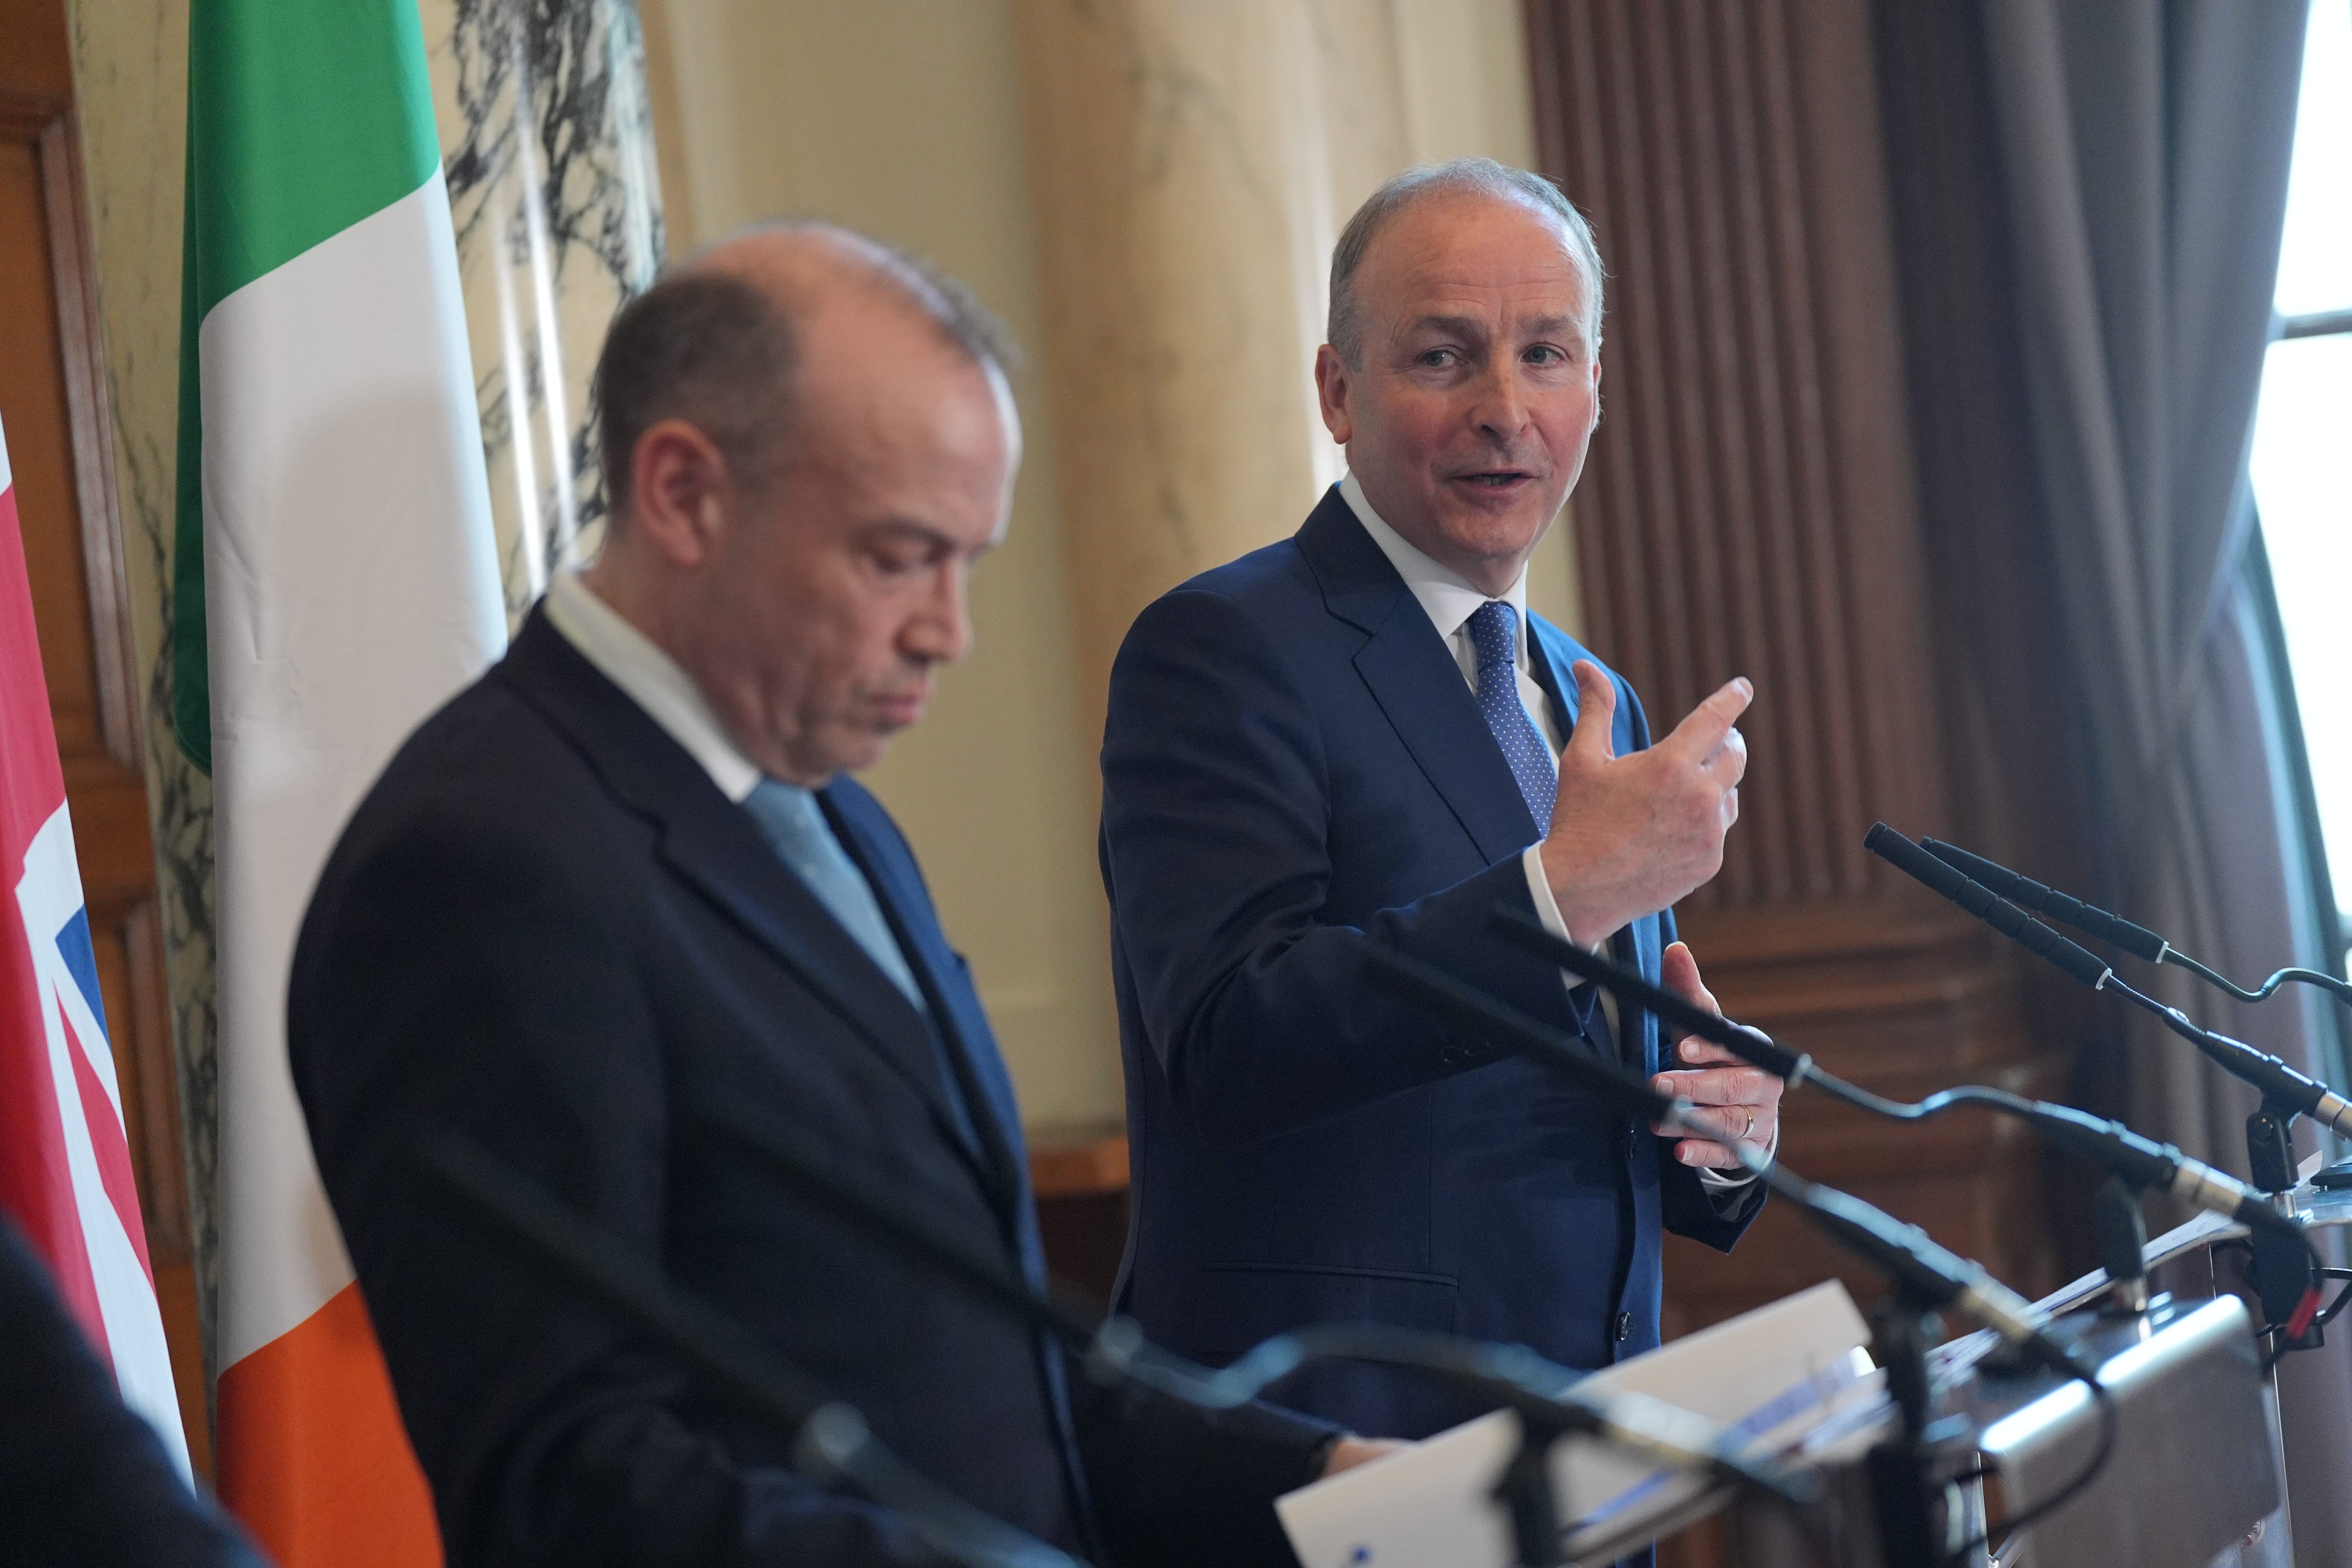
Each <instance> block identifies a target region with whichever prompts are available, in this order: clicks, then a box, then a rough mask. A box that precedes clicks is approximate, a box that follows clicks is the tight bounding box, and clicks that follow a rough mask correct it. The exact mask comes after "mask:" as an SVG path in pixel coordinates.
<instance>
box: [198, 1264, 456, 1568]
mask: <svg viewBox="0 0 2352 1568" xmlns="http://www.w3.org/2000/svg"><path fill="white" fill-rule="evenodd" d="M218 1424H219V1432H220V1439H219V1445H220V1446H219V1454H220V1473H219V1478H218V1482H219V1490H220V1498H221V1500H222V1501H223V1502H224V1503H226V1504H227V1505H228V1507H229V1509H230V1510H231V1511H232V1512H234V1513H235V1514H236V1516H237V1518H239V1519H241V1520H243V1521H245V1524H246V1528H247V1529H248V1530H250V1531H253V1533H254V1535H255V1536H256V1537H257V1538H258V1539H259V1540H260V1542H261V1544H262V1545H263V1546H265V1547H267V1548H268V1550H269V1554H270V1555H271V1556H272V1557H274V1558H276V1559H277V1560H278V1563H280V1564H282V1568H439V1565H440V1563H441V1534H440V1531H439V1530H438V1529H437V1528H436V1526H435V1524H434V1521H433V1496H432V1493H431V1492H430V1491H429V1490H427V1489H426V1488H425V1473H424V1471H422V1470H420V1469H419V1468H417V1465H416V1456H415V1452H413V1451H412V1450H411V1449H410V1447H409V1446H408V1434H407V1432H406V1430H405V1429H404V1428H403V1427H402V1426H401V1424H400V1410H399V1407H398V1406H397V1405H394V1403H393V1397H392V1380H391V1378H390V1377H389V1376H388V1375H387V1374H386V1373H385V1372H384V1369H383V1352H381V1351H379V1350H378V1349H377V1348H376V1342H375V1329H374V1326H373V1324H371V1323H370V1322H369V1321H368V1315H367V1306H366V1304H365V1303H364V1302H362V1300H360V1288H359V1286H358V1285H356V1284H352V1285H346V1286H344V1287H343V1288H342V1289H341V1290H339V1291H337V1292H336V1293H335V1296H334V1299H333V1300H331V1301H329V1302H328V1303H327V1304H326V1305H325V1306H323V1307H321V1308H320V1309H319V1310H317V1311H315V1312H313V1313H311V1314H310V1316H309V1317H308V1318H305V1319H303V1320H302V1321H301V1322H300V1323H299V1324H298V1325H297V1326H296V1327H295V1328H293V1329H292V1330H290V1331H288V1332H286V1333H283V1334H280V1335H278V1338H276V1339H274V1340H272V1341H270V1342H268V1344H266V1345H264V1346H262V1347H261V1348H260V1349H259V1350H257V1351H255V1352H253V1353H252V1354H251V1355H248V1356H247V1357H246V1358H245V1359H244V1360H242V1361H240V1362H238V1363H236V1365H234V1366H232V1367H230V1368H229V1369H228V1370H227V1371H226V1372H224V1373H221V1375H220V1390H219V1415H218Z"/></svg>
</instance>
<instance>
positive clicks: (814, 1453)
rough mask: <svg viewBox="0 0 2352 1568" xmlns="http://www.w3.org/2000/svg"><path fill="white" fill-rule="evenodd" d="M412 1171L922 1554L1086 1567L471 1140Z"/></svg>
mask: <svg viewBox="0 0 2352 1568" xmlns="http://www.w3.org/2000/svg"><path fill="white" fill-rule="evenodd" d="M415 1163H416V1164H417V1165H418V1167H419V1168H420V1169H421V1170H422V1171H423V1172H424V1173H425V1175H426V1176H427V1177H428V1178H429V1179H431V1180H432V1181H434V1182H435V1183H436V1184H438V1185H439V1186H440V1187H441V1188H442V1189H443V1191H444V1192H446V1194H449V1196H451V1197H452V1198H453V1199H455V1200H456V1201H457V1203H458V1204H460V1205H462V1206H463V1207H464V1208H466V1209H467V1211H468V1212H470V1213H471V1214H473V1215H475V1216H477V1217H478V1218H479V1219H482V1220H484V1221H487V1222H488V1224H489V1225H491V1226H493V1227H495V1228H496V1229H498V1230H499V1231H501V1232H503V1233H504V1234H505V1235H507V1236H508V1237H510V1238H512V1239H513V1240H515V1241H517V1242H519V1243H520V1244H521V1245H522V1246H523V1247H524V1248H525V1249H527V1250H528V1251H530V1253H532V1254H533V1255H535V1256H536V1257H537V1258H538V1259H539V1261H540V1262H541V1265H542V1266H543V1267H545V1268H547V1269H548V1270H549V1271H550V1272H551V1273H552V1274H553V1275H555V1277H556V1278H558V1279H561V1280H562V1281H563V1282H564V1283H565V1284H567V1285H570V1286H572V1287H573V1288H575V1289H579V1290H581V1291H583V1292H584V1293H585V1294H587V1295H589V1296H592V1297H593V1298H595V1299H596V1300H600V1301H603V1302H604V1304H605V1305H606V1306H608V1307H611V1308H613V1309H614V1310H615V1311H617V1312H618V1313H620V1315H621V1316H623V1317H624V1318H626V1319H627V1320H628V1321H630V1322H632V1323H634V1324H635V1326H636V1327H637V1328H638V1329H639V1330H641V1331H644V1332H646V1333H647V1334H649V1335H651V1336H652V1337H653V1338H654V1339H656V1340H657V1341H658V1342H661V1343H662V1344H663V1345H664V1346H666V1347H667V1349H668V1350H669V1351H670V1352H671V1353H673V1354H675V1355H676V1356H677V1358H678V1359H679V1360H680V1361H682V1362H684V1363H686V1364H687V1365H688V1367H690V1368H692V1369H693V1370H694V1371H695V1372H696V1373H698V1374H699V1375H700V1376H701V1377H703V1378H704V1379H705V1380H706V1381H708V1382H709V1383H710V1384H712V1385H714V1386H716V1387H719V1388H721V1389H724V1390H725V1391H726V1392H727V1393H728V1394H730V1395H731V1396H732V1397H734V1398H735V1399H737V1400H739V1401H740V1402H741V1403H742V1404H743V1405H746V1406H748V1407H749V1408H751V1410H754V1411H756V1412H758V1413H759V1414H761V1415H764V1416H766V1417H767V1418H768V1419H769V1420H771V1421H772V1422H774V1423H775V1425H776V1426H778V1427H780V1428H782V1430H784V1431H787V1432H791V1433H793V1435H794V1436H793V1448H792V1463H793V1468H794V1469H797V1470H799V1471H800V1472H801V1473H802V1474H803V1475H804V1476H806V1477H808V1478H809V1479H811V1480H813V1481H815V1482H817V1483H818V1484H819V1485H821V1486H825V1487H836V1486H840V1485H843V1484H844V1483H847V1484H849V1485H852V1486H855V1487H856V1489H858V1490H859V1491H861V1492H863V1493H865V1494H866V1496H867V1497H868V1498H870V1499H872V1500H874V1501H876V1502H877V1503H879V1504H881V1505H882V1506H883V1507H885V1508H887V1509H889V1510H891V1511H892V1512H894V1513H896V1514H897V1515H898V1517H899V1518H900V1519H902V1520H903V1521H905V1522H906V1525H907V1528H908V1530H909V1531H912V1532H913V1534H914V1535H915V1536H916V1537H917V1538H918V1539H919V1540H920V1541H921V1542H923V1543H924V1544H925V1545H927V1546H929V1547H930V1548H931V1549H932V1550H933V1551H935V1552H940V1553H941V1554H942V1555H944V1556H946V1557H949V1558H950V1559H952V1560H953V1561H955V1562H958V1563H964V1564H966V1565H967V1568H1087V1564H1086V1563H1083V1562H1082V1561H1080V1560H1079V1559H1077V1558H1075V1557H1072V1556H1070V1555H1069V1554H1068V1553H1066V1552H1060V1551H1057V1550H1055V1548H1054V1547H1051V1546H1048V1545H1046V1544H1045V1542H1042V1541H1039V1540H1037V1539H1036V1538H1034V1536H1031V1535H1028V1534H1026V1533H1024V1532H1023V1531H1019V1530H1015V1529H1014V1528H1013V1526H1011V1525H1009V1524H1006V1523H1005V1522H1004V1521H1002V1520H999V1519H995V1518H993V1517H992V1516H990V1515H988V1514H985V1513H982V1511H980V1510H978V1509H976V1508H973V1507H972V1506H971V1504H970V1503H967V1502H965V1501H964V1500H962V1499H961V1498H959V1497H957V1496H956V1495H955V1494H954V1493H953V1492H950V1491H949V1490H948V1489H946V1488H945V1487H943V1486H941V1485H940V1484H939V1483H938V1482H937V1481H934V1480H932V1479H929V1477H927V1476H925V1475H923V1474H921V1473H920V1472H919V1471H917V1470H916V1469H914V1468H911V1467H910V1466H908V1464H907V1463H906V1462H905V1461H904V1460H902V1459H900V1458H898V1456H897V1455H895V1454H893V1453H891V1452H890V1450H889V1449H887V1447H884V1446H883V1445H882V1443H881V1440H880V1439H878V1438H877V1437H876V1436H874V1434H873V1432H872V1431H871V1429H869V1428H868V1427H867V1426H866V1418H865V1417H864V1416H862V1415H859V1414H858V1413H857V1411H856V1409H855V1408H854V1407H853V1406H851V1405H847V1404H845V1403H843V1402H842V1401H841V1400H839V1399H837V1398H835V1397H833V1396H832V1395H831V1394H829V1393H827V1392H826V1391H825V1390H824V1388H822V1387H821V1386H820V1385H819V1384H817V1383H816V1382H815V1381H814V1379H812V1378H810V1377H808V1376H807V1375H806V1374H805V1373H802V1372H801V1371H799V1370H798V1369H797V1368H795V1367H793V1366H791V1365H789V1364H787V1363H784V1362H782V1361H781V1360H779V1359H778V1358H777V1357H776V1356H775V1354H774V1353H773V1352H772V1351H770V1350H769V1349H768V1347H767V1346H766V1345H765V1344H764V1343H762V1342H761V1341H759V1340H758V1339H756V1338H754V1337H753V1336H752V1335H751V1334H750V1333H748V1332H746V1331H744V1329H743V1328H742V1327H741V1326H740V1324H738V1323H736V1322H735V1321H733V1320H732V1319H730V1318H728V1317H727V1316H725V1315H724V1314H722V1313H720V1312H719V1311H718V1310H716V1309H714V1308H712V1307H710V1306H709V1305H707V1304H706V1303H704V1302H703V1301H701V1300H699V1299H698V1298H696V1297H693V1296H689V1295H687V1294H686V1293H684V1292H682V1291H679V1290H677V1289H673V1288H672V1287H671V1286H670V1284H669V1283H668V1281H667V1279H664V1278H663V1276H662V1275H661V1273H660V1271H659V1270H658V1269H657V1268H655V1267H654V1266H653V1265H652V1264H650V1263H648V1262H647V1261H646V1260H645V1259H644V1258H640V1257H638V1256H637V1255H636V1254H635V1253H634V1252H633V1251H632V1250H631V1249H630V1248H629V1247H626V1246H625V1244H623V1243H622V1242H620V1241H618V1240H616V1239H615V1238H614V1237H613V1236H612V1235H611V1234H610V1233H609V1232H607V1231H604V1229H602V1228H601V1227H599V1226H595V1225H593V1224H592V1223H591V1222H589V1221H588V1220H586V1219H583V1218H582V1217H581V1216H580V1215H578V1214H577V1213H575V1212H574V1211H572V1209H569V1208H567V1207H565V1206H564V1205H562V1204H560V1203H557V1202H556V1201H555V1200H554V1199H552V1198H551V1197H549V1196H548V1195H547V1194H546V1193H545V1191H543V1190H542V1189H541V1188H540V1187H538V1186H537V1185H535V1184H532V1183H531V1182H530V1181H529V1180H527V1179H525V1178H524V1177H522V1176H521V1175H520V1174H518V1173H516V1172H515V1171H514V1170H513V1169H512V1168H511V1167H509V1166H508V1165H506V1164H505V1163H502V1162H500V1161H499V1160H498V1159H497V1158H495V1157H494V1156H492V1155H491V1154H489V1153H488V1152H486V1151H485V1150H484V1149H483V1148H482V1147H481V1145H480V1144H478V1143H477V1142H474V1141H473V1140H472V1139H470V1138H467V1137H466V1136H464V1135H463V1134H462V1133H458V1132H456V1131H446V1130H445V1131H440V1132H438V1133H435V1134H432V1135H429V1136H428V1137H427V1138H426V1139H425V1142H424V1143H423V1144H422V1146H421V1147H420V1148H419V1149H418V1150H417V1152H416V1154H415Z"/></svg>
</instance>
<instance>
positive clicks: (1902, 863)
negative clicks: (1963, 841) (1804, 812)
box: [1862, 822, 2115, 991]
mask: <svg viewBox="0 0 2352 1568" xmlns="http://www.w3.org/2000/svg"><path fill="white" fill-rule="evenodd" d="M1862 844H1863V847H1864V848H1865V849H1868V850H1870V851H1871V852H1872V853H1874V854H1875V855H1876V856H1878V858H1880V859H1882V860H1885V861H1886V862H1888V863H1889V864H1890V865H1892V866H1894V867H1895V869H1897V870H1899V871H1903V872H1906V873H1907V874H1909V875H1910V876H1912V877H1914V878H1916V879H1918V880H1919V881H1922V882H1925V883H1926V884H1927V886H1928V887H1930V888H1933V889H1935V890H1936V891H1937V892H1939V893H1941V894H1943V895H1944V897H1946V898H1948V899H1949V900H1952V902H1954V903H1956V904H1958V905H1959V906H1960V908H1962V909H1964V910H1968V911H1969V913H1970V914H1972V915H1974V916H1976V917H1977V918H1978V919H1979V920H1980V921H1984V922H1985V923H1986V924H1987V925H1990V926H1991V927H1992V928H1993V930H1995V931H1999V932H2000V934H2001V935H2003V936H2005V937H2009V938H2011V939H2012V940H2014V941H2016V942H2021V943H2023V944H2024V945H2025V946H2026V948H2028V949H2029V950H2030V951H2032V952H2033V953H2035V954H2036V955H2038V956H2039V957H2042V958H2045V959H2048V960H2049V961H2050V962H2051V963H2053V964H2055V965H2057V967H2058V968H2059V969H2060V970H2062V971H2063V972H2064V973H2066V974H2068V975H2070V976H2071V977H2073V978H2074V979H2076V980H2079V981H2081V982H2082V983H2083V984H2085V985H2087V986H2089V987H2090V988H2091V989H2092V990H2094V991H2096V990H2098V989H2099V988H2100V987H2102V986H2104V985H2105V984H2106V983H2107V981H2108V979H2109V977H2110V976H2112V975H2113V974H2114V973H2115V972H2114V971H2113V970H2112V969H2110V968H2108V967H2107V965H2106V963H2105V961H2104V960H2102V959H2101V958H2100V957H2099V956H2098V955H2097V954H2096V953H2095V952H2092V951H2091V950H2090V949H2088V948H2086V947H2082V946H2078V945H2077V944H2075V943H2074V942H2068V941H2067V940H2066V939H2065V938H2064V937H2063V936H2060V935H2059V934H2058V933H2057V932H2056V931H2052V930H2051V929H2050V928H2049V927H2048V926H2046V925H2043V924H2042V922H2041V921H2037V920H2035V919H2034V918H2033V917H2032V916H2031V915H2029V914H2027V913H2026V912H2025V911H2024V910H2021V909H2019V908H2018V907H2017V906H2016V905H2015V904H2012V903H2011V902H2010V901H2009V900H2007V899H2003V898H1999V897H1997V896H1995V895H1994V894H1993V892H1992V891H1991V890H1990V889H1988V888H1984V887H1981V886H1979V884H1977V883H1975V882H1973V881H1970V880H1969V879H1968V878H1967V877H1964V876H1962V875H1961V874H1960V873H1959V872H1958V871H1956V870H1954V869H1952V868H1951V867H1949V866H1948V865H1946V864H1945V863H1944V862H1943V861H1941V860H1938V859H1937V858H1935V857H1934V856H1933V855H1930V854H1928V853H1927V851H1926V850H1925V849H1922V848H1920V847H1918V846H1917V845H1916V844H1914V843H1912V842H1911V840H1909V839H1908V838H1906V837H1903V835H1901V834H1900V833H1897V832H1895V829H1893V828H1891V827H1889V826H1886V824H1885V823H1883V822H1880V823H1874V824H1872V826H1871V829H1870V831H1869V832H1868V833H1866V834H1864V835H1863V839H1862Z"/></svg>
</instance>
